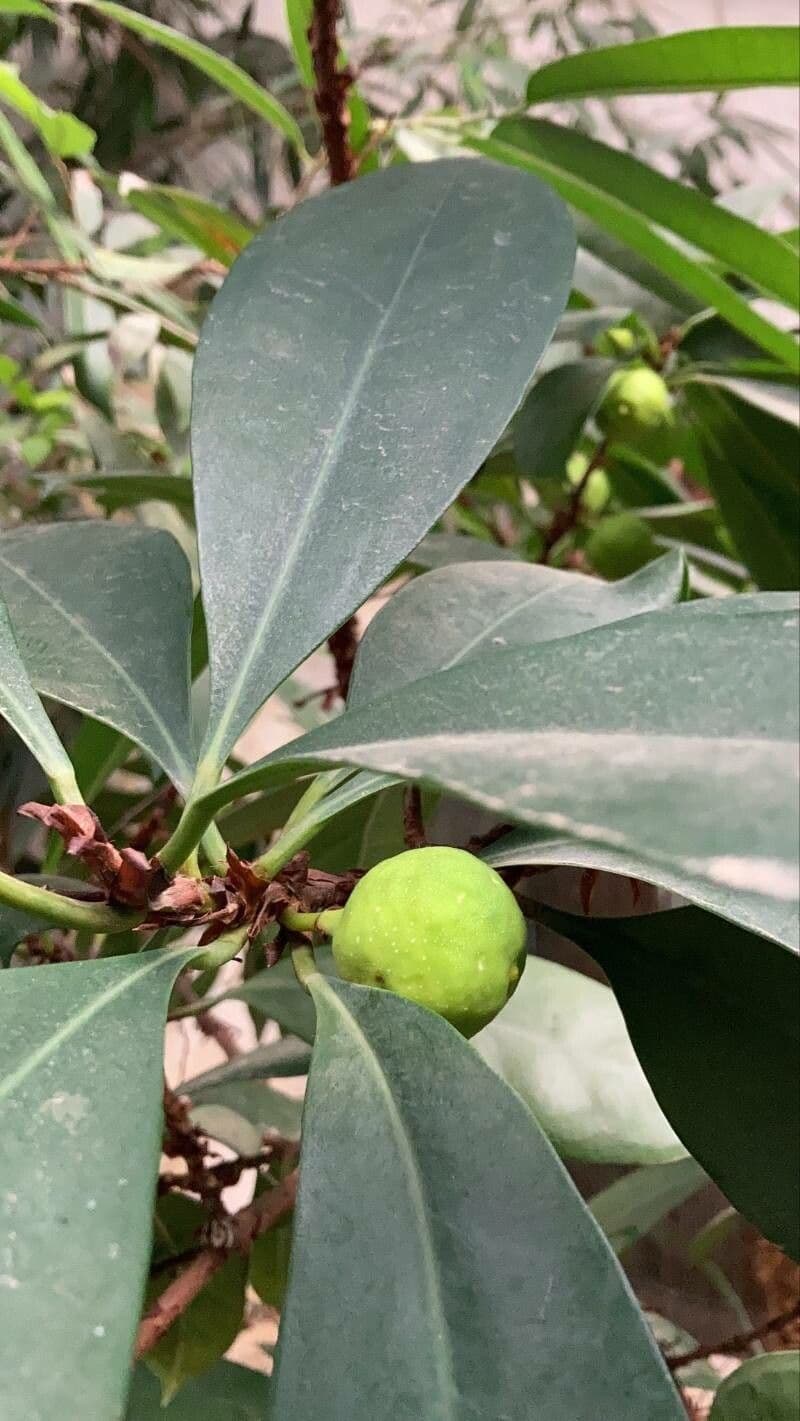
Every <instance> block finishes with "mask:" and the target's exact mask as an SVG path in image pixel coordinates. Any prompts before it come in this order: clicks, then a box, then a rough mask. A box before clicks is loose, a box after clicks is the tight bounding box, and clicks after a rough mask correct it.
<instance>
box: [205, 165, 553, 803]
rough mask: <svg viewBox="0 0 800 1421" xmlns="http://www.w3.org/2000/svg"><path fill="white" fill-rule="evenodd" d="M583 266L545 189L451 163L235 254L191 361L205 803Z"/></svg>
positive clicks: (400, 535) (423, 511) (501, 396)
mask: <svg viewBox="0 0 800 1421" xmlns="http://www.w3.org/2000/svg"><path fill="white" fill-rule="evenodd" d="M573 258H574V239H573V234H572V230H571V226H570V223H569V219H568V217H567V214H566V210H565V209H564V207H563V206H562V204H561V203H560V201H559V200H557V199H554V197H553V195H552V193H550V192H549V191H548V189H547V188H546V187H545V186H544V185H541V184H539V183H532V182H531V181H530V180H529V179H528V178H527V177H524V178H523V177H521V176H520V175H518V174H516V175H515V174H513V173H511V172H509V171H507V170H505V169H503V168H501V167H498V166H495V165H494V164H489V163H480V164H477V163H475V162H471V161H467V160H463V159H462V160H447V161H443V162H437V163H429V164H425V165H419V166H410V165H409V166H407V167H396V168H390V169H388V170H386V171H384V172H381V173H376V174H373V175H370V176H369V177H367V178H365V179H364V180H363V181H361V182H359V183H355V184H352V185H348V186H346V187H343V188H339V189H336V190H334V191H332V192H329V193H326V194H325V195H324V196H323V197H321V198H315V199H314V200H313V201H311V202H308V203H304V204H303V205H302V206H301V207H298V208H296V209H295V210H294V211H293V212H291V213H290V214H289V216H288V217H286V218H284V219H282V220H281V221H280V222H279V223H277V224H276V225H275V226H274V227H271V228H270V229H269V230H268V231H266V232H264V233H262V234H261V236H259V237H257V238H255V239H254V241H252V242H251V243H250V245H249V246H248V247H247V248H246V250H245V251H244V252H243V254H242V256H241V257H239V259H238V261H237V262H236V263H235V265H234V267H233V268H232V271H231V274H230V276H229V277H228V279H227V280H226V282H225V284H224V286H223V287H222V290H221V291H220V293H219V295H218V296H217V298H216V300H215V301H214V303H213V305H212V308H211V311H210V313H209V315H208V317H207V319H206V324H205V326H204V330H203V335H202V338H201V341H200V346H199V349H198V354H197V360H196V364H195V377H194V415H193V427H192V428H193V434H192V445H193V455H194V481H195V497H196V505H197V523H198V534H199V542H200V563H201V569H202V575H203V595H204V601H205V608H206V619H207V623H208V630H209V643H210V659H211V673H212V674H211V707H210V715H209V728H208V733H207V739H206V744H205V748H204V751H203V763H202V766H201V769H200V772H199V774H198V785H202V786H207V785H208V784H209V783H213V782H214V780H215V779H216V777H217V775H218V773H219V770H220V767H221V765H222V764H223V763H224V760H225V757H226V754H227V753H228V751H229V750H230V748H231V746H232V745H233V743H234V742H235V740H236V738H237V737H238V735H239V734H240V732H241V731H242V730H243V729H244V727H245V726H246V725H247V723H248V721H249V720H250V719H251V717H252V716H253V714H254V713H255V711H256V710H258V708H259V706H260V705H261V704H262V703H263V702H264V700H265V699H266V697H267V695H268V694H269V693H270V692H271V691H272V690H273V689H274V688H275V686H276V685H278V684H279V682H281V681H282V680H284V678H285V677H286V676H287V675H288V674H289V672H290V671H291V670H292V669H293V667H294V666H296V665H297V664H298V662H299V661H301V660H302V658H303V657H304V656H306V655H307V654H308V653H309V652H310V651H311V650H313V648H314V647H315V646H317V645H319V643H320V642H321V641H322V640H323V639H324V637H325V636H326V635H327V634H328V633H329V632H330V631H331V630H332V629H333V628H334V627H335V626H336V625H338V623H340V622H342V621H343V620H344V619H345V618H346V617H347V616H348V615H349V614H350V613H351V612H352V611H353V610H354V609H355V608H356V607H357V606H358V605H359V604H360V603H361V602H362V601H363V599H364V598H365V597H366V596H367V595H368V594H369V593H370V592H371V591H372V590H373V589H374V588H375V587H376V586H377V585H378V583H379V582H380V581H381V580H382V579H383V578H384V577H385V576H386V575H387V574H388V573H390V572H391V571H392V569H393V568H394V567H395V566H396V565H397V563H398V562H400V561H401V560H402V558H403V557H405V555H406V554H407V553H408V552H409V551H410V550H411V549H412V548H413V547H414V546H415V544H417V543H418V542H419V540H420V538H421V537H422V535H423V534H424V533H425V531H426V530H427V529H428V528H429V527H430V526H431V524H432V523H433V522H434V521H435V519H436V518H437V517H438V516H439V514H440V513H441V512H442V510H443V509H444V508H445V507H446V506H447V505H448V504H449V503H450V502H451V500H452V499H453V497H454V495H455V494H456V493H457V492H458V490H459V489H460V488H461V487H462V485H463V484H464V483H466V482H467V480H468V479H469V478H470V477H471V476H472V474H474V472H475V470H476V468H477V467H478V465H479V464H480V462H481V460H482V458H483V457H484V456H485V455H486V454H487V453H488V452H489V450H490V449H491V447H492V445H493V443H494V442H495V440H496V439H497V437H498V436H499V435H500V433H501V432H502V430H503V429H504V428H505V426H506V424H507V423H508V420H509V418H510V417H511V415H512V414H513V412H514V409H515V408H516V406H517V405H518V403H519V401H520V399H521V397H522V395H523V393H524V390H525V388H526V386H527V384H528V382H529V381H530V378H531V375H532V373H533V370H534V368H535V366H536V363H537V361H538V359H539V357H540V356H541V354H542V352H543V350H544V348H545V346H546V345H547V342H548V341H549V339H550V337H551V335H552V332H553V329H554V327H555V324H556V321H557V320H558V317H559V316H560V314H561V312H562V310H563V308H564V305H565V303H566V299H567V294H568V290H569V283H570V277H571V273H572V265H573Z"/></svg>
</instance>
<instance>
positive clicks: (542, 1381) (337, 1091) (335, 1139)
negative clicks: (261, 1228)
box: [270, 974, 682, 1421]
mask: <svg viewBox="0 0 800 1421" xmlns="http://www.w3.org/2000/svg"><path fill="white" fill-rule="evenodd" d="M310 981H311V988H312V991H313V994H314V998H315V1001H316V1005H317V1012H318V1017H319V1022H320V1029H319V1035H318V1041H317V1046H316V1049H315V1055H314V1062H313V1065H312V1072H311V1080H310V1085H309V1094H308V1099H307V1104H306V1115H305V1131H304V1148H303V1160H302V1170H301V1183H300V1192H299V1197H298V1205H297V1212H296V1228H295V1243H294V1248H293V1254H292V1263H291V1271H290V1283H289V1295H288V1298H287V1302H286V1306H285V1309H284V1314H283V1320H282V1324H281V1340H280V1345H279V1349H278V1361H277V1369H276V1373H275V1377H274V1380H273V1385H272V1394H273V1403H272V1411H271V1413H270V1414H271V1415H272V1416H274V1417H276V1418H277V1417H280V1416H284V1415H286V1416H289V1415H291V1416H292V1417H294V1418H295V1421H311V1419H312V1418H314V1417H316V1416H318V1415H319V1398H320V1395H321V1394H322V1393H324V1396H325V1416H326V1421H357V1418H361V1417H363V1418H365V1421H366V1418H369V1421H419V1418H420V1417H421V1416H424V1417H425V1418H426V1421H455V1418H456V1417H467V1416H470V1417H472V1416H474V1417H480V1418H481V1421H501V1418H502V1421H529V1418H530V1416H531V1407H532V1405H534V1406H535V1409H536V1414H537V1415H538V1416H540V1417H541V1418H542V1421H590V1418H591V1421H596V1418H597V1416H598V1415H602V1416H613V1417H614V1418H615V1421H628V1418H630V1421H641V1418H642V1417H643V1416H647V1417H648V1421H678V1418H679V1417H680V1416H681V1414H682V1413H681V1405H680V1401H679V1398H678V1395H677V1393H676V1391H675V1390H674V1387H673V1385H672V1382H671V1381H670V1379H669V1377H668V1375H667V1373H666V1371H665V1368H664V1366H663V1363H662V1362H661V1359H660V1357H659V1355H658V1352H657V1349H656V1347H655V1344H654V1342H653V1339H652V1338H651V1337H650V1336H649V1334H648V1332H647V1329H646V1326H645V1324H644V1321H643V1319H642V1317H641V1315H640V1314H639V1312H638V1309H637V1307H636V1305H635V1303H634V1301H633V1299H632V1297H631V1294H630V1292H629V1290H628V1287H627V1284H626V1283H625V1281H624V1279H623V1276H622V1274H621V1273H620V1272H619V1271H618V1267H617V1265H616V1263H615V1261H614V1260H613V1257H612V1255H611V1253H610V1251H609V1250H608V1248H607V1245H606V1244H605V1241H604V1240H603V1239H602V1236H601V1235H600V1233H599V1232H598V1231H596V1229H595V1226H594V1225H593V1223H592V1222H591V1220H590V1217H589V1214H588V1212H587V1210H586V1209H585V1207H584V1206H583V1204H582V1203H581V1201H580V1199H579V1196H578V1194H577V1192H576V1191H575V1189H574V1187H573V1185H572V1184H571V1182H570V1181H569V1179H568V1176H567V1175H566V1173H565V1172H564V1170H563V1168H562V1166H561V1165H560V1164H559V1162H558V1160H557V1159H556V1156H555V1155H554V1154H553V1152H552V1150H551V1147H550V1146H549V1144H548V1143H547V1141H546V1139H545V1137H544V1136H543V1135H542V1134H541V1132H540V1131H539V1129H538V1127H537V1126H536V1123H535V1121H534V1119H533V1117H532V1116H531V1115H530V1114H529V1113H528V1111H527V1110H526V1109H525V1107H524V1105H523V1104H522V1102H521V1101H520V1100H519V1099H518V1097H517V1096H516V1095H514V1094H513V1092H511V1091H509V1090H508V1088H507V1087H506V1086H504V1085H503V1083H502V1082H501V1081H500V1080H499V1079H498V1078H497V1077H496V1076H495V1075H494V1073H493V1072H492V1071H490V1070H489V1069H488V1067H486V1066H485V1065H484V1064H483V1062H482V1061H481V1060H480V1058H479V1057H478V1056H477V1054H476V1053H475V1052H474V1051H473V1050H472V1049H471V1047H470V1046H469V1045H468V1044H467V1043H466V1042H465V1041H464V1040H463V1039H462V1038H461V1037H460V1036H458V1034H457V1033H456V1032H455V1031H454V1030H453V1029H452V1028H451V1027H450V1026H448V1025H447V1024H446V1023H445V1022H444V1021H442V1020H441V1019H440V1018H439V1017H436V1016H433V1015H432V1014H431V1013H429V1012H426V1011H423V1010H421V1009H420V1008H418V1007H416V1006H414V1005H413V1004H411V1003H410V1002H407V1001H404V1000H402V999H401V998H399V997H394V996H391V995H390V994H388V993H383V992H378V991H374V990H370V989H368V988H363V987H353V986H351V985H349V984H346V983H342V982H327V981H326V980H325V979H324V978H323V977H322V976H321V975H319V974H316V975H314V976H312V977H311V979H310ZM362 1122H368V1139H369V1147H368V1148H364V1149H354V1148H353V1140H354V1132H355V1138H356V1139H357V1138H358V1131H359V1126H360V1124H361V1123H362ZM364 1139H365V1143H366V1139H367V1137H366V1136H365V1137H364ZM470 1139H473V1140H476V1141H480V1145H479V1148H478V1149H476V1150H475V1151H472V1150H467V1151H465V1149H464V1142H465V1140H470ZM376 1259H379V1260H380V1266H379V1267H376ZM598 1297H602V1299H603V1306H602V1316H600V1315H599V1314H598V1307H597V1299H598ZM332 1309H335V1310H336V1315H337V1326H336V1327H335V1328H332V1327H331V1326H330V1317H331V1313H332ZM310 1336H313V1337H314V1339H315V1345H314V1348H313V1349H311V1350H309V1347H308V1338H309V1337H310ZM409 1358H413V1365H411V1366H410V1365H409ZM354 1378H357V1379H358V1382H357V1385H355V1384H354Z"/></svg>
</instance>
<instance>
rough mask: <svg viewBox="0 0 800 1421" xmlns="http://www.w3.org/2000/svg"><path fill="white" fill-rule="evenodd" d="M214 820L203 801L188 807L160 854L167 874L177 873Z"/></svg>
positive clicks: (190, 804)
mask: <svg viewBox="0 0 800 1421" xmlns="http://www.w3.org/2000/svg"><path fill="white" fill-rule="evenodd" d="M212 818H213V810H209V809H208V807H207V805H206V804H205V803H204V802H203V800H191V801H190V802H189V803H188V804H187V805H186V808H185V809H184V811H183V814H182V815H181V817H180V819H179V821H178V823H177V825H176V827H175V830H174V832H173V834H172V837H171V838H170V839H168V840H167V842H166V844H165V845H164V847H163V849H162V850H161V852H160V853H159V854H158V861H159V863H160V864H161V866H162V868H163V869H164V870H165V871H166V872H167V873H170V874H173V873H177V871H178V869H179V868H180V866H181V864H182V863H185V862H186V860H187V859H188V857H189V855H190V853H191V852H192V849H195V848H196V847H197V845H198V844H199V843H200V840H201V839H202V837H203V835H204V834H205V832H206V830H207V828H208V826H209V824H210V823H211V820H212Z"/></svg>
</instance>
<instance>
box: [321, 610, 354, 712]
mask: <svg viewBox="0 0 800 1421" xmlns="http://www.w3.org/2000/svg"><path fill="white" fill-rule="evenodd" d="M328 651H329V652H330V654H331V656H332V657H333V664H334V666H335V667H336V690H337V691H338V692H339V695H340V696H341V698H342V700H343V701H346V700H347V692H348V691H349V689H350V677H351V676H352V674H353V664H354V662H355V659H356V652H357V651H358V622H357V621H356V618H355V617H348V619H347V621H346V622H343V623H342V625H341V626H340V627H339V628H338V629H337V630H336V631H335V632H334V633H333V636H329V637H328Z"/></svg>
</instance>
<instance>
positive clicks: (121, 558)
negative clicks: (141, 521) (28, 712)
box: [0, 522, 193, 787]
mask: <svg viewBox="0 0 800 1421" xmlns="http://www.w3.org/2000/svg"><path fill="white" fill-rule="evenodd" d="M0 592H2V595H3V596H4V597H5V599H6V602H7V604H8V607H9V611H10V614H11V618H12V621H13V623H14V629H15V631H16V634H17V639H18V641H19V646H20V651H21V654H22V657H23V660H24V662H25V665H26V667H27V670H28V674H29V675H30V677H31V680H32V681H33V683H34V685H35V686H36V689H37V690H38V691H40V692H41V693H42V694H43V695H47V696H51V697H52V698H53V699H54V700H57V701H63V702H64V703H65V704H67V705H71V706H76V707H77V708H78V709H79V710H83V711H86V712H87V713H88V714H89V715H92V716H94V717H95V718H96V719H97V720H101V721H104V722H106V724H108V725H112V726H113V727H114V728H115V729H116V730H120V731H122V733H123V734H124V735H127V736H129V738H130V739H131V740H133V741H135V742H136V743H137V744H138V745H141V746H142V747H143V749H145V750H147V751H148V752H149V753H150V754H151V755H152V756H153V757H154V759H155V760H157V761H158V763H159V764H160V765H162V766H163V767H164V769H165V770H166V772H167V774H168V775H169V776H170V778H171V779H172V780H173V781H174V782H175V784H177V785H179V786H181V787H185V786H186V784H187V782H188V780H189V779H190V778H191V765H192V758H193V750H192V732H191V720H190V709H189V640H190V634H191V625H192V588H191V579H190V576H189V565H188V563H187V561H186V558H185V556H184V554H183V552H182V551H181V549H180V547H179V546H178V544H177V543H176V542H175V539H174V538H172V537H170V536H169V534H168V533H162V532H160V531H159V530H158V529H155V528H141V527H122V526H119V525H117V524H113V523H101V522H92V523H60V524H49V525H44V524H43V525H41V526H40V527H33V528H24V529H20V530H19V531H17V532H14V533H3V535H2V536H1V537H0Z"/></svg>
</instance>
